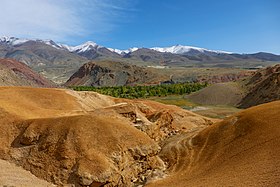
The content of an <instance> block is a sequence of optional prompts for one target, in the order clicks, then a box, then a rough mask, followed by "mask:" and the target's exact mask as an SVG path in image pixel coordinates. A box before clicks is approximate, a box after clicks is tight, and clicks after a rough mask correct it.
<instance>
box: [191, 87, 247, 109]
mask: <svg viewBox="0 0 280 187" xmlns="http://www.w3.org/2000/svg"><path fill="white" fill-rule="evenodd" d="M242 97H244V90H243V89H242V88H241V86H240V85H239V84H237V83H233V82H228V83H218V84H213V85H211V86H209V87H206V88H204V89H202V90H200V91H198V92H195V93H193V94H191V95H188V96H186V98H188V99H190V100H191V101H193V102H195V103H198V104H203V105H231V106H232V105H233V106H235V105H237V104H238V103H239V102H240V101H241V99H242Z"/></svg>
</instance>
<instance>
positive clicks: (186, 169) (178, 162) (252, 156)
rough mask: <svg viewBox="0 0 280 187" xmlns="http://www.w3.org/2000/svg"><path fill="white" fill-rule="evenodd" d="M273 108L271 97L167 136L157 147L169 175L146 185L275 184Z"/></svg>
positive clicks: (278, 139)
mask: <svg viewBox="0 0 280 187" xmlns="http://www.w3.org/2000/svg"><path fill="white" fill-rule="evenodd" d="M279 113H280V101H276V102H272V103H268V104H263V105H260V106H257V107H252V108H250V109H247V110H245V111H242V112H240V113H237V114H236V115H233V116H232V117H229V118H227V119H225V120H224V121H222V122H219V123H216V124H214V125H212V126H210V127H207V128H206V129H204V130H202V131H201V132H199V133H193V134H191V133H187V134H181V135H178V136H174V137H172V138H170V139H169V140H168V141H167V142H166V144H165V145H164V146H163V149H162V151H161V152H160V157H161V158H162V159H163V160H164V161H165V162H167V163H169V165H168V169H167V171H168V172H169V176H167V177H166V178H164V179H162V180H158V181H154V182H153V183H150V184H149V185H148V186H279V185H280V154H279V152H280V147H279V143H280V136H279V135H280V122H279V121H280V120H279V117H280V116H279Z"/></svg>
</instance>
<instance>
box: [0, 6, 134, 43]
mask: <svg viewBox="0 0 280 187" xmlns="http://www.w3.org/2000/svg"><path fill="white" fill-rule="evenodd" d="M0 6H1V11H0V35H8V36H16V37H28V38H42V39H53V40H56V41H65V40H67V39H68V38H70V37H84V36H85V35H91V36H94V34H100V33H104V32H108V31H111V30H112V29H114V27H115V25H116V24H117V22H118V21H120V19H124V17H125V16H124V15H125V14H126V12H127V11H129V8H130V6H131V3H128V1H127V0H115V1H114V0H59V1H57V0H1V1H0Z"/></svg>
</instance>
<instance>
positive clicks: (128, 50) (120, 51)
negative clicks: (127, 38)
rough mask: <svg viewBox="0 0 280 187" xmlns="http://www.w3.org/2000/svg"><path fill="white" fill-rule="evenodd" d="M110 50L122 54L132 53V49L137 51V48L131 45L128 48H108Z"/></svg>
mask: <svg viewBox="0 0 280 187" xmlns="http://www.w3.org/2000/svg"><path fill="white" fill-rule="evenodd" d="M108 49H109V50H110V51H111V52H114V53H118V54H120V55H124V54H127V53H132V52H134V51H137V50H138V49H139V48H137V47H132V48H129V49H126V50H120V49H113V48H108Z"/></svg>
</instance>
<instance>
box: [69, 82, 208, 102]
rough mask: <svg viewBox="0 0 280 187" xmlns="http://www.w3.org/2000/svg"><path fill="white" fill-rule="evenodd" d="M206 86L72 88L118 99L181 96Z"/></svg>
mask: <svg viewBox="0 0 280 187" xmlns="http://www.w3.org/2000/svg"><path fill="white" fill-rule="evenodd" d="M206 86H208V84H207V83H176V84H160V85H151V86H114V87H94V86H74V87H72V88H73V89H74V90H75V91H94V92H98V93H100V94H104V95H110V96H113V97H119V98H130V99H133V98H148V97H155V96H158V97H162V96H168V95H183V94H190V93H192V92H196V91H198V90H200V89H202V88H205V87H206Z"/></svg>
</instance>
